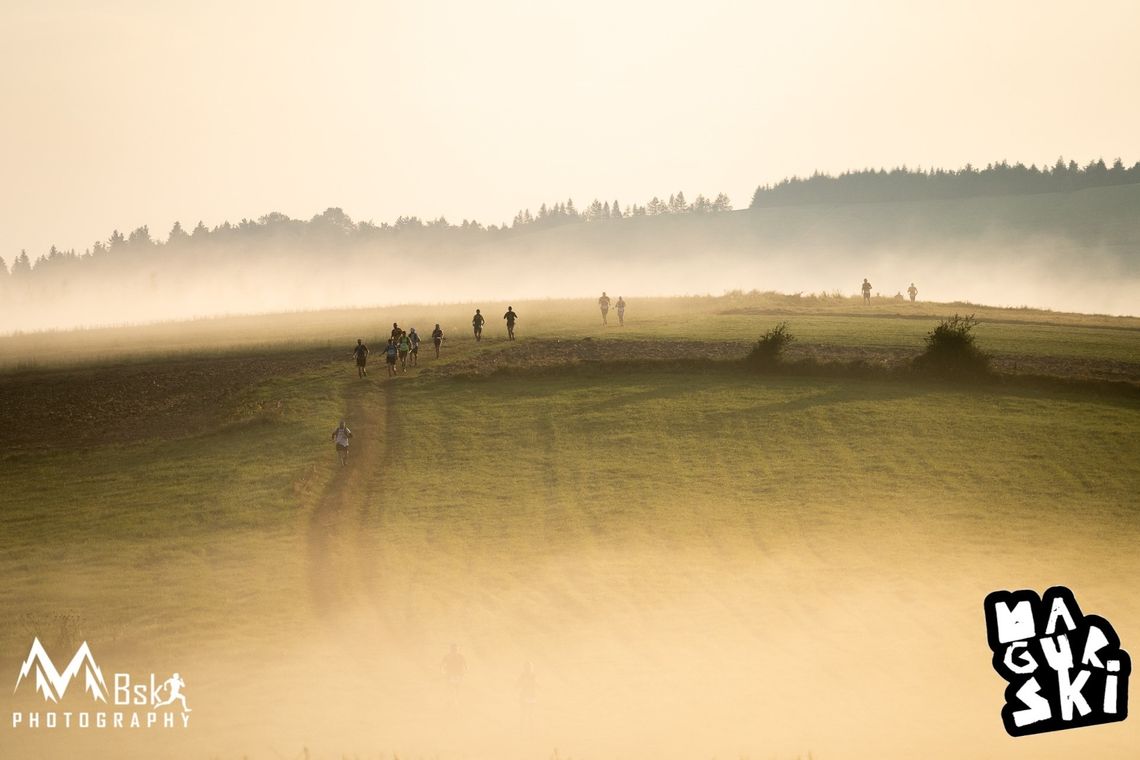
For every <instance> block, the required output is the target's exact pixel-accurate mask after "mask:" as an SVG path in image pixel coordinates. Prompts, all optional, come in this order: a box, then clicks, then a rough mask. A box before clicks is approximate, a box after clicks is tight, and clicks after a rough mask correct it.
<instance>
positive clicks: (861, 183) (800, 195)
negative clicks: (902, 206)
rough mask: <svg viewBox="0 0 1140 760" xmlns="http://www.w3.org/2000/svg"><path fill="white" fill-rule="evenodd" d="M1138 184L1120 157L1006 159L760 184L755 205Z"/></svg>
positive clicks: (1135, 169)
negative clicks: (1045, 162)
mask: <svg viewBox="0 0 1140 760" xmlns="http://www.w3.org/2000/svg"><path fill="white" fill-rule="evenodd" d="M1134 183H1140V162H1137V163H1135V164H1133V165H1132V166H1131V167H1126V166H1125V165H1124V162H1123V161H1121V160H1120V159H1119V158H1118V159H1116V161H1114V162H1113V164H1112V166H1108V165H1106V164H1105V162H1104V160H1103V159H1098V160H1096V161H1090V162H1089V163H1088V164H1086V165H1085V166H1083V167H1082V166H1079V165H1078V164H1077V162H1076V161H1068V162H1066V161H1065V159H1064V158H1058V159H1057V162H1056V163H1055V164H1053V166H1051V167H1050V166H1046V167H1044V168H1038V167H1037V165H1036V164H1033V165H1031V166H1026V165H1025V164H1022V163H1016V164H1010V163H1009V162H1007V161H1001V162H999V163H992V164H988V165H987V166H986V168H984V169H978V168H975V167H974V166H972V165H971V164H966V165H965V166H964V167H962V168H961V169H957V170H953V169H949V170H948V169H930V170H923V169H914V170H912V169H908V168H907V167H905V166H902V167H898V168H895V169H890V170H886V169H862V170H860V171H847V172H844V173H842V174H840V175H838V176H832V175H830V174H823V173H820V172H816V173H815V174H812V175H811V176H810V177H791V178H788V179H784V180H782V181H780V182H778V183H776V184H774V185H761V186H759V187H757V188H756V192H755V193H754V194H753V196H752V205H751V206H750V208H753V209H760V208H771V207H774V206H799V205H805V204H813V203H874V202H884V201H906V200H946V199H951V198H971V197H976V196H993V195H1029V194H1034V193H1065V192H1072V191H1074V190H1084V189H1087V188H1091V187H1106V186H1110V185H1128V184H1134Z"/></svg>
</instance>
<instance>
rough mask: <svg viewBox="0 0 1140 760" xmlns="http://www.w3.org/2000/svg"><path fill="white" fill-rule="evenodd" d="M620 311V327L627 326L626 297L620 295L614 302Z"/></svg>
mask: <svg viewBox="0 0 1140 760" xmlns="http://www.w3.org/2000/svg"><path fill="white" fill-rule="evenodd" d="M614 307H615V308H616V309H617V313H618V327H625V299H624V298H622V297H621V296H618V300H617V303H615V304H614Z"/></svg>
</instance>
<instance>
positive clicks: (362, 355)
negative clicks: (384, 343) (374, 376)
mask: <svg viewBox="0 0 1140 760" xmlns="http://www.w3.org/2000/svg"><path fill="white" fill-rule="evenodd" d="M352 355H353V356H355V357H356V376H357V377H368V367H366V366H365V365H366V364H368V346H366V345H364V341H363V340H362V339H361V338H357V339H356V347H355V348H353V349H352Z"/></svg>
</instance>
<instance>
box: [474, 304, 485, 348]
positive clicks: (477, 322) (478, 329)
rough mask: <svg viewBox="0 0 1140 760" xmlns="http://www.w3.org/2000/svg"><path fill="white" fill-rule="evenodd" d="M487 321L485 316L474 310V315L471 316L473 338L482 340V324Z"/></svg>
mask: <svg viewBox="0 0 1140 760" xmlns="http://www.w3.org/2000/svg"><path fill="white" fill-rule="evenodd" d="M486 322H487V320H486V318H485V317H484V316H483V315H482V314H480V313H479V310H478V309H476V310H475V316H474V317H472V318H471V327H472V328H474V330H475V340H476V341H480V340H483V325H484V324H485V323H486Z"/></svg>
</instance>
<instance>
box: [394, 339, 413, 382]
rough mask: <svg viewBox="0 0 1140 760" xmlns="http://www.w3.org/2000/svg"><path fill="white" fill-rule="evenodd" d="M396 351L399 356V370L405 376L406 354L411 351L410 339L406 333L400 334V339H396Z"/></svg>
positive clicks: (406, 366) (406, 369)
mask: <svg viewBox="0 0 1140 760" xmlns="http://www.w3.org/2000/svg"><path fill="white" fill-rule="evenodd" d="M396 350H397V351H398V352H399V354H400V370H401V371H402V372H403V373H404V374H405V375H406V374H408V354H409V353H411V351H412V339H411V338H409V337H408V334H407V333H406V332H401V333H400V337H399V338H397V339H396Z"/></svg>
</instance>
